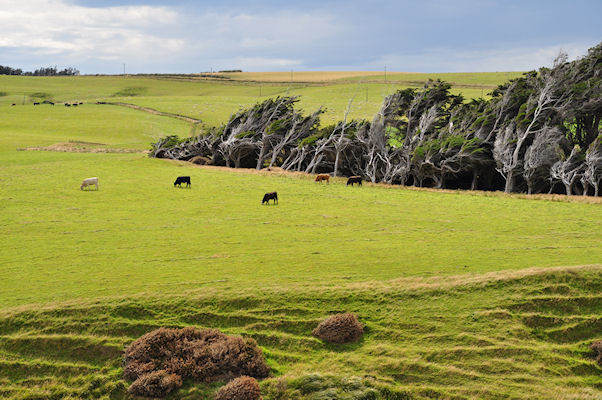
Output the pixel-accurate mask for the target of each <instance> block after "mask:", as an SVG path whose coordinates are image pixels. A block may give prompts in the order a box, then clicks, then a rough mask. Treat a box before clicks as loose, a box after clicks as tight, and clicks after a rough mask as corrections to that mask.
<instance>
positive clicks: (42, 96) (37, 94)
mask: <svg viewBox="0 0 602 400" xmlns="http://www.w3.org/2000/svg"><path fill="white" fill-rule="evenodd" d="M29 96H30V97H34V98H37V99H50V98H52V94H50V93H45V92H35V93H32V94H30V95H29Z"/></svg>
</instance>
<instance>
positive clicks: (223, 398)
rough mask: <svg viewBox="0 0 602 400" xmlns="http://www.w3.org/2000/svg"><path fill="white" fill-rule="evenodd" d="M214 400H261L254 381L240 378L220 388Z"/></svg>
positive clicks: (243, 377) (257, 385)
mask: <svg viewBox="0 0 602 400" xmlns="http://www.w3.org/2000/svg"><path fill="white" fill-rule="evenodd" d="M215 400H261V390H260V389H259V384H258V383H257V381H256V380H255V379H253V378H251V377H248V376H241V377H240V378H236V379H234V380H233V381H230V383H228V384H227V385H226V386H222V387H221V388H220V390H218V391H217V394H216V395H215Z"/></svg>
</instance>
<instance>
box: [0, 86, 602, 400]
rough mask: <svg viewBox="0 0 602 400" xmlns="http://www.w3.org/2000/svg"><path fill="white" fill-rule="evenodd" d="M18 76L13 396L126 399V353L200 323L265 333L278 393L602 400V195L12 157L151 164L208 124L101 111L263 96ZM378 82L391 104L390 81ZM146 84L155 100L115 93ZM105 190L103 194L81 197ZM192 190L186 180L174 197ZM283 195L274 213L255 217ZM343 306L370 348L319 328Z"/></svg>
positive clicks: (7, 288) (7, 389) (4, 225)
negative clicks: (338, 341) (598, 349)
mask: <svg viewBox="0 0 602 400" xmlns="http://www.w3.org/2000/svg"><path fill="white" fill-rule="evenodd" d="M11 79H12V77H8V78H7V77H0V82H3V84H6V86H7V87H9V89H7V90H5V89H4V88H3V91H6V92H8V95H7V96H6V97H8V99H7V98H5V97H0V102H2V103H1V104H0V110H1V113H2V118H1V119H0V237H2V246H1V247H0V397H2V398H8V399H25V398H30V399H31V398H73V399H75V398H78V399H79V398H90V399H92V398H94V399H95V398H105V399H121V398H127V395H126V389H127V385H128V384H127V383H126V382H125V381H123V379H122V377H121V372H122V360H121V354H122V351H123V348H124V346H125V345H127V344H128V343H130V342H131V341H132V340H134V339H135V338H137V337H139V336H140V335H142V334H144V333H146V332H149V331H150V330H152V329H154V328H156V327H160V326H174V327H179V326H188V325H194V326H198V327H211V328H218V329H221V330H223V331H224V332H226V333H228V334H239V335H244V336H250V337H253V338H254V339H256V340H257V342H258V343H259V345H260V346H261V348H262V349H263V352H264V354H265V355H266V358H267V361H268V364H269V365H270V367H271V368H272V373H273V377H271V378H268V379H266V380H265V381H263V382H262V383H261V385H262V390H263V396H264V398H265V399H269V400H271V399H330V398H340V399H376V398H381V399H428V398H441V399H451V398H454V399H471V398H486V399H501V398H528V399H540V398H559V399H560V398H562V399H570V398H574V399H577V398H579V399H592V400H593V399H598V398H600V396H601V395H602V374H601V372H602V368H601V367H600V366H598V365H597V364H596V363H595V362H594V361H593V360H592V359H591V357H590V352H589V348H588V346H589V345H590V343H591V342H592V341H593V340H595V339H600V338H601V337H600V332H601V331H602V330H601V329H602V319H601V318H600V315H601V314H602V298H601V297H600V293H601V292H602V264H601V261H602V239H601V237H602V226H601V223H600V216H601V215H602V209H601V208H600V207H601V206H602V204H600V202H599V201H597V200H595V201H591V202H585V201H579V200H580V199H570V201H569V199H566V198H564V197H557V198H555V199H556V200H560V201H551V198H546V197H545V196H542V197H540V198H537V199H536V198H530V197H528V196H516V195H499V194H487V193H473V192H443V191H434V190H418V189H411V188H400V187H388V186H384V185H370V184H366V183H364V185H363V186H361V187H358V186H355V187H351V186H350V187H347V186H345V182H346V180H345V179H343V178H337V179H331V182H330V184H326V183H323V184H321V183H316V182H314V177H313V176H308V175H304V174H288V173H282V172H280V171H278V170H275V171H260V172H257V171H255V170H251V171H248V170H229V169H226V168H216V167H198V166H193V165H191V164H190V163H186V162H172V161H167V160H159V159H150V158H148V157H147V156H146V155H145V154H143V153H118V152H115V153H85V152H82V153H74V152H54V151H16V149H17V148H24V147H30V146H48V145H51V144H54V143H59V142H69V141H74V142H79V143H82V142H87V143H93V144H91V145H90V146H100V147H103V148H106V149H118V150H123V149H133V150H144V149H145V148H147V147H148V143H149V142H150V141H151V140H153V139H154V138H156V137H158V136H163V135H165V134H178V135H180V136H185V135H187V134H190V133H191V132H193V131H194V129H196V128H194V127H193V126H191V125H190V124H189V123H187V122H185V121H182V120H179V119H175V118H169V117H166V116H160V115H154V114H150V113H147V112H144V111H140V110H135V109H131V108H125V107H120V106H116V105H96V104H89V103H93V102H94V103H95V102H96V101H99V100H107V99H108V100H110V101H123V102H128V103H132V104H137V105H140V106H145V107H151V108H154V109H157V110H160V111H163V112H168V113H173V114H181V115H186V116H190V117H193V118H198V117H199V116H201V117H200V118H202V119H203V118H204V116H205V115H212V116H211V117H210V118H209V119H208V120H209V121H218V122H224V121H225V119H227V117H228V115H229V114H228V113H226V112H225V110H226V109H228V107H230V106H232V105H234V104H236V103H238V102H241V103H240V104H243V103H242V102H243V101H244V102H248V104H253V103H254V102H255V101H257V100H258V98H257V97H254V96H255V95H254V94H253V93H254V92H255V91H257V90H258V88H259V87H258V86H254V85H251V84H248V83H244V84H240V85H236V84H233V83H225V84H222V83H218V82H212V81H209V82H207V81H202V80H191V81H177V82H176V81H164V80H159V79H151V78H130V77H128V78H125V79H124V78H119V77H76V78H64V79H63V78H19V79H14V80H11ZM30 79H31V80H30ZM120 79H121V80H120ZM346 79H349V78H346ZM132 80H139V81H137V82H136V83H135V84H132ZM125 81H127V82H125ZM7 82H8V83H7ZM75 82H77V84H75ZM11 85H12V86H11ZM366 85H367V87H369V88H372V87H373V90H374V91H375V92H374V93H375V100H374V104H371V105H370V107H373V106H375V107H376V108H378V105H379V102H380V100H379V101H378V102H377V101H376V98H377V97H378V96H377V95H376V93H378V91H382V90H385V89H384V88H385V86H383V85H382V84H378V83H370V84H366ZM369 85H372V86H369ZM132 87H146V88H147V89H146V90H145V91H143V92H144V93H142V94H139V95H135V96H113V95H114V94H116V93H118V92H122V94H124V93H129V94H130V95H131V94H133V93H134V92H135V91H132V90H130V91H129V92H127V90H126V89H127V88H132ZM357 87H358V86H357V84H356V83H352V84H346V83H337V84H336V85H316V86H312V85H307V86H305V87H302V88H299V89H296V90H300V91H305V96H304V97H306V98H307V100H303V101H306V102H307V103H305V104H310V105H313V104H317V103H319V102H327V101H328V99H329V98H331V99H332V100H331V101H332V102H331V103H330V104H332V105H331V107H333V109H334V111H333V115H342V113H343V112H344V107H345V106H346V103H347V101H348V98H341V93H353V92H354V91H357ZM264 89H265V90H274V92H273V94H276V93H277V91H278V90H281V89H282V87H280V86H278V85H276V84H274V85H270V86H266V87H263V89H262V90H264ZM329 89H330V90H331V91H330V92H329V91H328V90H329ZM124 90H126V92H123V91H124ZM201 90H207V93H206V95H199V93H200V91H201ZM284 90H286V88H284ZM339 90H340V91H339ZM369 90H372V89H369ZM458 90H460V88H459V89H458ZM477 90H479V91H480V89H477ZM138 91H139V92H141V90H138ZM17 92H21V93H23V92H27V93H29V94H28V95H26V103H27V102H29V101H30V98H31V94H33V93H35V92H47V93H52V94H53V95H52V98H53V99H55V100H59V101H68V100H69V101H71V100H73V101H74V100H80V101H84V102H85V103H86V104H84V105H83V106H81V107H78V108H76V109H68V108H66V107H63V106H58V105H57V106H54V107H52V106H45V105H41V106H36V107H35V108H34V106H32V105H30V103H27V104H25V105H22V104H19V105H18V106H15V107H11V106H10V103H11V102H15V100H16V99H17V95H16V94H15V93H17ZM209 93H211V94H209ZM268 94H269V93H265V94H263V93H262V96H263V95H266V96H267V95H268ZM369 95H370V94H369ZM21 96H22V94H21ZM209 97H210V99H209ZM358 97H359V96H358ZM381 99H382V97H381ZM222 100H223V102H222ZM369 100H370V97H369ZM208 101H211V102H213V103H211V104H212V106H211V107H208V106H207V104H208V103H207V102H208ZM245 104H247V103H245ZM366 104H368V103H366ZM192 107H198V108H196V109H194V108H192ZM308 109H309V110H311V108H308ZM358 109H359V107H358ZM191 110H196V111H191ZM357 112H358V113H359V114H357V115H361V113H368V112H369V111H368V108H367V109H366V110H364V111H361V112H360V111H357ZM211 118H213V119H211ZM94 143H95V144H94ZM92 176H98V177H99V182H100V190H99V191H94V190H92V191H82V190H80V189H79V185H80V184H81V181H82V179H83V178H87V177H92ZM178 176H190V177H191V182H192V186H191V188H174V187H173V182H174V180H175V178H176V177H178ZM272 191H276V192H278V198H279V204H278V205H273V204H272V203H271V202H270V205H261V200H262V197H263V194H264V193H266V192H272ZM337 312H353V313H356V314H357V315H358V317H359V319H360V321H361V322H362V323H364V324H365V326H366V327H365V334H364V338H363V339H362V340H361V341H360V342H358V343H354V344H348V345H331V344H326V343H323V342H321V341H320V340H318V339H316V338H314V337H312V336H311V331H312V329H313V328H314V327H315V326H316V325H317V324H318V323H319V322H320V321H321V320H322V319H323V318H325V317H326V316H328V315H330V314H333V313H337ZM218 386H219V384H212V385H194V384H193V383H192V382H185V385H184V387H183V388H182V389H181V390H180V392H179V393H178V394H177V395H173V396H171V398H186V399H204V398H208V396H210V395H211V393H213V392H214V391H215V390H216V388H217V387H218ZM370 396H372V397H370ZM374 396H376V397H374Z"/></svg>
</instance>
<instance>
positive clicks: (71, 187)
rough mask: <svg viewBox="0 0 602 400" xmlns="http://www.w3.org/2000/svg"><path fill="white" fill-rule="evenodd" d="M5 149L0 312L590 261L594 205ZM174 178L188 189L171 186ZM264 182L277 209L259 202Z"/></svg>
mask: <svg viewBox="0 0 602 400" xmlns="http://www.w3.org/2000/svg"><path fill="white" fill-rule="evenodd" d="M4 157H6V158H5V161H6V164H5V165H3V167H2V169H1V170H0V179H1V180H2V183H3V191H2V194H1V196H2V204H3V210H2V216H1V217H0V218H1V224H0V232H1V233H2V234H3V235H4V236H6V237H7V239H6V240H5V241H4V243H5V246H3V248H2V249H1V250H0V255H1V257H0V260H3V261H2V262H1V263H2V264H1V266H2V268H0V281H2V283H3V285H2V289H0V298H1V299H2V300H1V304H2V305H4V306H6V305H18V304H26V303H33V302H47V301H59V300H67V299H70V298H81V297H93V296H98V295H113V294H117V295H122V294H127V293H137V292H140V291H145V290H150V291H152V292H153V291H157V290H161V291H165V292H175V291H179V290H182V289H187V288H190V287H195V286H197V285H199V284H202V283H203V282H207V281H216V280H224V279H226V280H228V282H230V283H231V284H236V285H240V286H241V287H250V286H253V285H267V284H270V285H276V286H280V285H287V284H290V283H294V282H297V281H298V280H299V279H300V277H302V279H303V280H305V281H306V282H315V283H319V282H325V281H327V282H331V283H333V284H336V283H340V282H344V281H347V280H353V281H363V280H368V279H391V278H394V277H399V276H429V275H441V274H445V275H447V274H457V273H465V272H487V271H494V270H500V269H518V268H526V267H531V266H551V265H577V264H590V263H595V262H598V261H600V260H602V247H601V246H600V237H599V235H598V233H599V228H600V226H599V221H598V219H597V217H598V216H599V213H600V207H599V204H579V203H550V202H545V201H525V200H520V199H515V198H505V197H497V198H487V197H483V196H467V195H455V194H446V193H437V192H429V191H414V190H409V189H400V188H396V189H388V188H384V187H369V186H364V187H362V188H354V189H351V188H348V187H346V186H345V185H342V184H330V185H328V184H324V185H320V184H316V183H314V182H313V181H312V180H311V177H307V176H304V175H300V176H298V177H297V176H286V177H272V176H265V175H258V174H248V173H239V172H229V171H221V170H215V169H212V168H196V167H191V166H189V165H185V164H187V163H171V162H166V161H164V160H157V159H149V158H148V157H146V156H145V155H142V154H134V155H121V154H117V155H104V154H65V153H44V154H39V153H34V152H16V153H8V154H6V155H5V156H4ZM32 166H33V167H32ZM178 175H190V176H191V177H192V182H193V187H192V189H190V190H178V189H176V190H174V188H173V187H172V182H173V180H174V179H175V177H176V176H178ZM88 176H99V177H100V185H101V188H102V189H101V190H100V191H99V192H94V193H91V192H86V191H80V190H79V183H80V181H81V179H82V178H85V177H88ZM274 190H275V191H278V193H279V194H280V200H281V201H280V205H279V206H278V207H273V206H270V207H267V206H264V207H261V206H260V205H259V203H260V200H261V197H262V196H263V193H265V192H267V191H274ZM576 216H578V217H576ZM114 260H119V262H118V263H115V262H114ZM24 279H28V281H29V284H28V285H27V286H23V285H22V284H21V282H22V281H23V280H24ZM98 282H103V284H102V286H101V287H98Z"/></svg>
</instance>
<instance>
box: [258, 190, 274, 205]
mask: <svg viewBox="0 0 602 400" xmlns="http://www.w3.org/2000/svg"><path fill="white" fill-rule="evenodd" d="M270 200H274V204H278V193H276V192H270V193H266V194H264V195H263V200H261V204H262V205H263V203H266V204H270Z"/></svg>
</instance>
